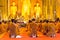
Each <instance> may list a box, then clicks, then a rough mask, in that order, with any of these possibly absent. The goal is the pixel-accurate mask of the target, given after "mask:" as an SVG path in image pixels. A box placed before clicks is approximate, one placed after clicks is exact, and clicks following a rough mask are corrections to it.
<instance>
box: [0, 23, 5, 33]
mask: <svg viewBox="0 0 60 40" xmlns="http://www.w3.org/2000/svg"><path fill="white" fill-rule="evenodd" d="M2 33H4V29H3V26H2V22H0V34H2Z"/></svg>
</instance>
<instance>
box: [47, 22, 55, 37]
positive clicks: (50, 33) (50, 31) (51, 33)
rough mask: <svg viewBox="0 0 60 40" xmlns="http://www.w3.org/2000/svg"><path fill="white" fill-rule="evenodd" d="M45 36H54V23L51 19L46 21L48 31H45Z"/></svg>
mask: <svg viewBox="0 0 60 40" xmlns="http://www.w3.org/2000/svg"><path fill="white" fill-rule="evenodd" d="M47 36H49V37H55V36H56V30H55V24H54V23H53V21H50V22H49V23H48V33H47Z"/></svg>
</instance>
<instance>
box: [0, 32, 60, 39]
mask: <svg viewBox="0 0 60 40" xmlns="http://www.w3.org/2000/svg"><path fill="white" fill-rule="evenodd" d="M22 36H23V37H22V38H19V39H17V38H14V39H13V38H9V35H8V33H6V34H5V35H4V36H3V37H2V39H0V40H60V34H56V37H55V38H50V37H47V36H39V37H37V38H31V37H29V36H27V35H26V34H23V35H22Z"/></svg>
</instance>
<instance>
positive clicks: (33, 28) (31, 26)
mask: <svg viewBox="0 0 60 40" xmlns="http://www.w3.org/2000/svg"><path fill="white" fill-rule="evenodd" d="M22 27H24V28H27V29H26V30H25V31H26V32H28V34H27V35H28V36H30V37H38V33H37V32H41V33H42V34H43V35H46V36H49V37H55V36H56V33H60V20H59V19H57V20H56V21H55V22H54V21H48V20H44V21H42V20H40V22H36V20H35V19H32V20H29V22H28V23H19V22H17V20H14V19H12V20H11V21H8V22H7V21H2V22H0V34H2V33H5V32H8V33H9V37H11V38H16V36H17V35H20V32H21V30H20V28H22Z"/></svg>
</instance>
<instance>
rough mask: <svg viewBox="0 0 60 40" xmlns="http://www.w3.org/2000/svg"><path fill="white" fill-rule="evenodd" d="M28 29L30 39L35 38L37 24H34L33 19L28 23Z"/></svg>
mask: <svg viewBox="0 0 60 40" xmlns="http://www.w3.org/2000/svg"><path fill="white" fill-rule="evenodd" d="M28 29H29V31H30V33H29V35H30V36H31V37H37V24H36V23H35V19H32V21H30V22H29V26H28Z"/></svg>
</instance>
